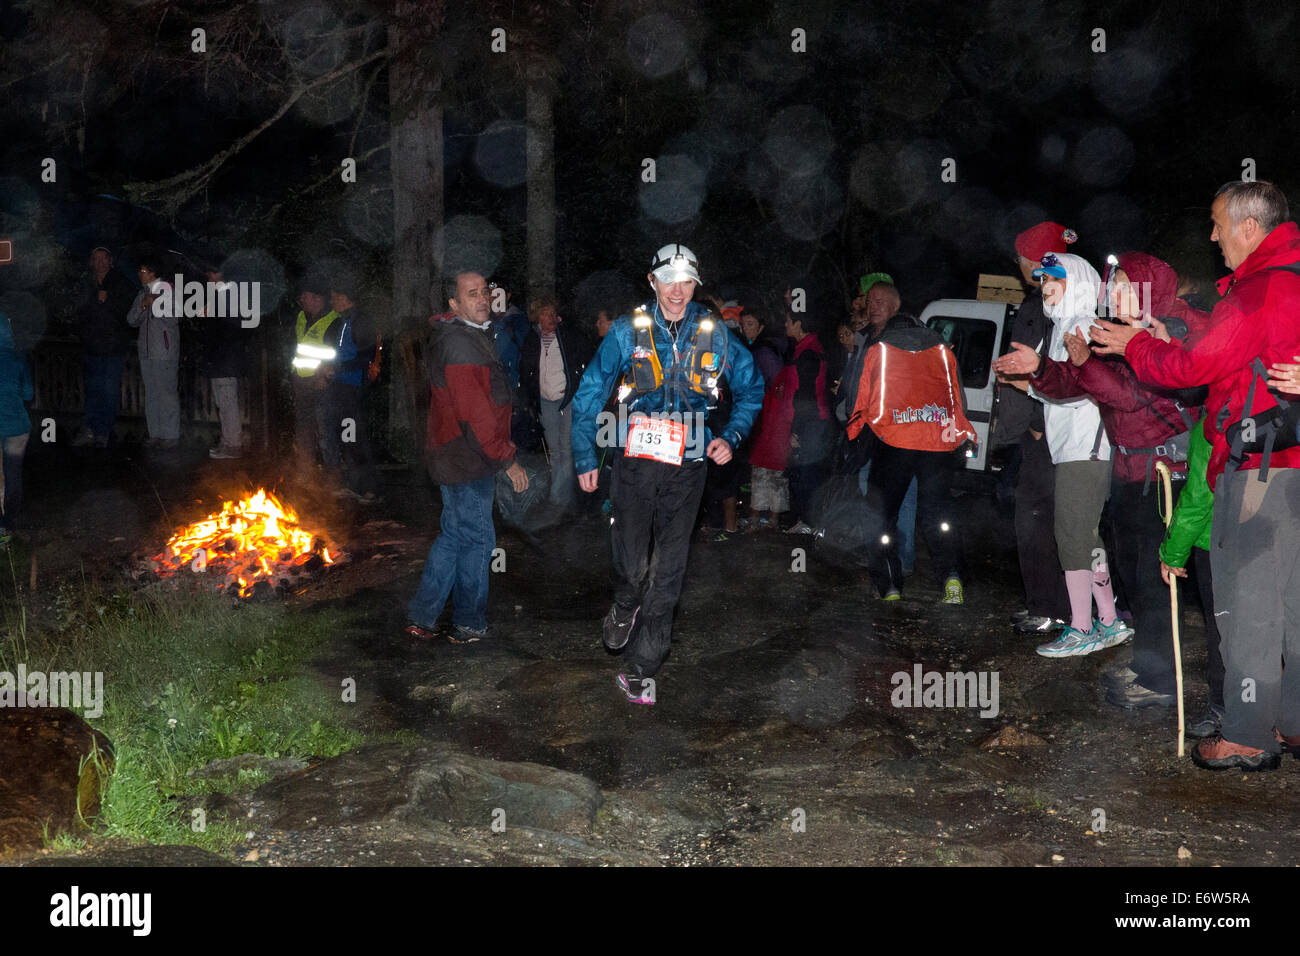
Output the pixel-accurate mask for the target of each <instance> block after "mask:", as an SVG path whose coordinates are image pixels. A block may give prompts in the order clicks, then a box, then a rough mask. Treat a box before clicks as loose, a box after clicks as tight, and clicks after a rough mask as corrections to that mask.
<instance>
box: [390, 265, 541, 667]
mask: <svg viewBox="0 0 1300 956" xmlns="http://www.w3.org/2000/svg"><path fill="white" fill-rule="evenodd" d="M447 291H448V300H449V302H450V304H451V308H452V311H453V312H454V313H455V318H454V319H452V320H451V321H450V322H435V323H433V326H432V329H431V333H432V347H431V349H430V354H429V382H430V385H431V386H432V389H433V395H432V401H431V403H430V405H429V431H428V438H427V441H426V443H425V454H426V456H427V464H428V467H429V475H430V476H431V477H432V478H433V480H434V481H435V482H437V483H438V485H439V486H440V488H441V491H442V517H441V519H440V523H441V525H442V531H441V533H440V534H439V535H438V537H437V538H436V539H435V540H434V542H433V547H432V548H430V549H429V558H428V560H427V561H426V562H425V564H424V574H423V575H422V576H421V577H420V588H419V590H418V591H416V592H415V597H414V598H412V599H411V603H410V605H409V606H408V608H407V617H408V618H409V619H410V621H411V623H410V624H409V625H408V626H407V628H406V633H407V634H409V635H411V636H412V637H415V638H418V639H422V640H427V639H429V638H431V637H433V636H434V634H435V628H436V627H437V623H438V616H439V615H440V614H442V609H443V606H444V605H445V604H446V603H447V598H448V597H449V596H451V597H452V603H453V605H454V610H453V617H452V623H453V625H454V628H453V630H452V632H451V633H450V634H449V635H448V637H449V639H450V640H451V642H452V643H453V644H466V643H469V642H471V641H477V640H480V639H482V638H483V637H485V636H486V635H487V596H488V569H489V565H490V564H491V561H492V549H493V548H495V547H496V532H495V529H494V528H493V526H492V499H493V492H494V491H495V489H496V474H497V472H499V471H504V472H505V473H506V474H507V475H508V476H509V478H510V483H511V484H512V485H513V486H514V489H515V491H516V492H522V491H526V490H528V475H527V473H526V472H525V471H524V469H523V467H522V466H521V465H520V464H519V463H518V462H517V461H515V446H514V443H513V442H511V441H510V385H509V383H508V382H507V381H506V377H505V372H504V371H503V370H502V368H501V362H500V360H499V359H498V358H497V353H496V349H495V348H494V346H493V344H492V338H491V327H492V313H491V310H490V308H489V297H488V286H487V281H486V280H485V279H484V278H483V277H482V276H481V275H479V274H478V273H477V272H462V273H460V274H459V275H457V276H456V278H455V279H454V280H453V281H452V283H449V284H448V290H447ZM453 592H454V594H453Z"/></svg>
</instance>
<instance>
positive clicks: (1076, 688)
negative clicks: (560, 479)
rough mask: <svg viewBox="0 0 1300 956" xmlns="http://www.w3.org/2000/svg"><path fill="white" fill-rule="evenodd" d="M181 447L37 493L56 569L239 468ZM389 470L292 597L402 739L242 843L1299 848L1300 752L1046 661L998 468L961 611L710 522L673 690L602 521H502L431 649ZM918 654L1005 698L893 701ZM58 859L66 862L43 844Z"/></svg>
mask: <svg viewBox="0 0 1300 956" xmlns="http://www.w3.org/2000/svg"><path fill="white" fill-rule="evenodd" d="M192 464H193V463H185V465H184V468H182V467H181V464H177V465H176V466H175V469H174V470H173V471H172V472H168V471H167V470H166V468H165V467H163V468H161V469H159V468H153V469H147V468H142V467H138V466H136V467H134V470H133V467H132V466H129V465H127V464H123V463H121V462H119V463H118V465H116V466H115V467H117V468H118V471H117V472H116V473H115V477H113V478H112V482H111V483H105V482H106V480H105V479H103V478H101V479H92V478H86V477H80V478H67V477H65V478H64V479H63V481H64V484H63V485H62V486H61V487H60V491H59V494H61V495H63V503H64V507H63V508H62V509H59V508H56V507H54V504H55V500H54V499H52V498H51V497H49V496H48V495H46V496H42V498H41V500H40V501H39V508H35V507H34V509H33V510H34V511H35V512H36V513H37V514H38V515H40V516H42V517H43V518H44V519H45V523H44V525H43V527H42V528H41V530H40V532H39V535H40V540H41V541H42V542H43V543H44V544H43V547H44V549H45V550H44V552H38V553H40V554H42V557H41V558H40V560H41V561H42V562H44V564H42V567H46V566H47V565H52V566H55V567H57V566H58V565H59V562H60V561H63V562H64V565H65V568H64V570H65V571H66V570H68V569H69V568H70V567H71V566H72V565H73V564H75V563H78V562H80V563H82V564H84V563H85V562H90V563H94V562H95V561H101V562H102V561H104V560H108V558H106V557H105V555H106V554H107V555H109V556H110V557H111V555H112V553H114V548H116V549H118V550H122V551H125V550H129V549H130V548H131V547H134V546H136V544H137V541H136V539H137V538H138V537H139V536H141V535H148V534H156V533H158V531H159V529H160V528H162V527H165V520H170V519H174V518H176V517H177V515H178V514H181V513H184V511H185V509H186V508H187V507H189V508H191V509H200V506H199V505H197V504H194V503H193V499H194V498H196V497H200V496H201V495H197V494H195V489H196V488H201V489H205V490H206V491H207V492H210V491H211V490H212V489H214V488H219V487H222V486H223V485H226V486H228V485H230V484H231V483H232V482H236V481H238V480H240V479H241V478H242V477H246V474H247V472H248V466H247V465H239V464H235V465H230V464H226V463H217V464H209V463H204V464H202V465H201V466H200V468H199V471H198V475H199V478H198V479H197V480H190V479H187V478H186V477H185V476H188V475H193V474H194V472H193V471H189V470H186V469H188V468H190V467H191V466H192ZM187 481H188V483H186V482H187ZM178 482H179V484H178ZM384 483H385V496H386V503H385V504H383V505H380V506H378V507H375V508H371V509H369V510H365V511H363V510H362V509H360V508H353V509H350V510H349V509H346V508H344V509H339V510H338V511H337V512H333V513H331V515H330V517H329V521H330V523H331V529H332V530H335V531H336V532H337V533H338V534H339V535H341V536H343V537H345V538H348V539H349V541H350V543H351V546H352V548H353V549H354V551H355V554H356V557H357V560H356V561H355V562H354V563H353V564H352V565H350V566H349V567H347V568H341V569H339V571H338V572H337V573H335V574H334V576H333V577H332V578H331V582H332V583H331V587H330V588H321V589H316V590H315V591H313V593H311V594H309V595H304V596H302V597H300V598H297V599H295V600H296V601H297V602H298V604H297V605H296V606H299V607H302V608H303V609H304V610H305V612H306V613H312V609H313V608H327V607H328V608H343V609H345V610H346V611H347V615H346V619H347V620H348V621H349V622H350V623H349V624H348V625H347V626H346V627H345V628H342V629H340V631H339V632H338V633H337V634H336V635H335V636H334V637H333V639H332V640H330V641H329V642H328V643H327V644H325V645H323V646H322V647H321V648H320V650H319V654H318V656H317V657H316V659H315V660H314V661H312V662H311V664H310V668H311V670H312V673H313V675H314V676H316V677H317V678H318V679H319V681H320V684H321V687H322V693H337V690H336V689H337V688H338V687H339V686H340V682H341V681H343V680H344V679H346V678H353V679H355V681H356V687H357V705H356V706H357V708H358V723H359V725H360V726H361V727H362V728H363V729H364V730H366V731H367V732H372V733H374V734H378V733H381V732H391V731H394V730H405V731H407V732H408V733H407V735H406V737H405V738H404V739H405V740H406V741H407V742H406V743H401V744H394V743H383V744H368V745H365V746H363V747H362V748H361V749H359V750H357V751H354V752H351V753H347V754H344V755H342V756H340V757H337V758H334V759H332V760H326V761H320V762H317V763H313V764H310V765H308V766H307V767H305V768H302V769H296V770H294V769H292V768H291V767H285V768H282V769H281V772H282V775H280V776H277V777H276V778H275V779H273V780H271V781H270V782H269V783H266V784H263V785H262V786H261V787H259V788H258V789H256V790H254V791H251V792H247V793H241V794H233V795H215V796H208V797H205V798H202V802H203V803H204V805H205V806H206V808H207V809H208V812H209V813H210V814H218V815H224V816H225V817H226V818H227V819H231V820H238V821H240V826H241V827H243V828H245V830H246V834H247V836H246V839H245V841H244V843H243V844H241V845H240V846H239V847H237V848H236V849H235V851H233V853H232V854H231V856H230V859H231V860H235V861H246V862H247V863H250V864H252V863H256V864H258V865H271V866H277V865H283V866H289V865H297V864H322V863H324V864H338V865H351V866H378V865H392V864H409V865H421V864H465V863H475V864H478V863H490V864H533V863H540V864H578V865H607V864H629V865H660V864H671V865H691V866H695V865H718V864H793V865H824V864H877V865H890V864H912V865H927V864H929V865H934V864H956V865H961V864H975V865H990V864H991V865H1003V864H1006V865H1035V864H1044V865H1049V866H1071V865H1094V866H1095V865H1102V866H1128V865H1169V866H1176V865H1180V866H1189V865H1190V866H1196V865H1202V866H1204V865H1215V864H1223V865H1233V864H1247V863H1249V864H1259V863H1265V864H1294V863H1296V862H1300V850H1297V849H1296V847H1295V842H1294V840H1292V839H1291V838H1290V828H1291V822H1292V820H1293V818H1294V814H1295V811H1296V809H1297V804H1298V801H1297V792H1298V791H1300V774H1298V773H1297V771H1298V769H1300V766H1298V765H1297V763H1296V762H1295V761H1293V760H1291V759H1289V758H1288V759H1287V760H1286V761H1285V762H1284V764H1283V766H1282V769H1281V770H1279V771H1277V772H1274V773H1268V774H1257V775H1242V774H1212V773H1208V772H1206V771H1202V770H1200V769H1198V768H1196V767H1195V766H1194V765H1193V764H1192V762H1191V760H1190V758H1188V757H1183V758H1181V759H1180V758H1178V757H1177V756H1176V752H1175V751H1176V740H1175V735H1176V721H1175V717H1174V714H1173V712H1172V711H1164V710H1157V711H1150V710H1149V711H1142V712H1123V711H1120V710H1118V709H1116V708H1113V707H1111V706H1110V705H1108V704H1106V703H1105V702H1104V700H1103V696H1102V691H1101V688H1100V684H1099V676H1100V672H1101V670H1102V669H1103V667H1105V666H1106V665H1107V664H1110V663H1112V662H1113V661H1115V660H1117V659H1121V658H1122V657H1123V656H1124V655H1125V654H1127V653H1128V652H1127V649H1126V648H1122V647H1121V648H1116V649H1114V650H1111V651H1106V652H1103V653H1100V654H1096V655H1093V656H1091V657H1087V658H1082V659H1066V660H1055V661H1053V660H1047V659H1044V658H1041V657H1039V656H1037V655H1036V654H1034V653H1033V647H1034V644H1035V643H1036V642H1035V641H1033V640H1032V639H1029V638H1020V637H1017V636H1016V635H1014V634H1013V633H1012V632H1011V630H1010V628H1009V627H1008V626H1007V620H1008V614H1009V613H1010V611H1011V610H1013V609H1014V608H1015V607H1016V606H1017V604H1018V600H1019V578H1018V573H1017V571H1016V568H1015V559H1014V550H1013V539H1012V530H1011V524H1010V515H1008V514H1005V513H1002V512H1000V511H999V510H998V509H997V507H996V506H995V504H994V499H993V497H992V496H991V495H990V494H988V493H987V489H986V488H980V487H978V486H969V487H968V488H967V489H966V490H965V492H964V493H962V494H961V495H960V497H959V499H958V502H957V505H958V514H960V516H961V519H962V522H963V531H964V534H965V539H966V553H967V555H968V556H969V560H970V563H971V567H970V570H969V574H968V578H967V584H966V601H967V603H966V604H965V606H963V607H951V606H945V605H943V604H941V603H940V602H939V597H940V592H939V589H938V588H937V587H936V585H935V584H934V582H933V581H931V580H929V576H928V573H927V566H926V562H925V557H924V549H922V557H921V561H920V563H919V567H918V571H917V573H916V574H915V575H914V576H913V577H912V578H911V579H910V580H909V582H908V586H907V588H906V589H905V591H904V595H903V599H902V600H901V601H900V602H897V603H894V604H884V603H882V602H880V601H878V600H877V599H876V598H875V597H874V596H873V594H872V593H871V592H870V591H869V589H868V585H867V579H866V575H865V573H864V572H862V571H860V570H858V569H856V568H853V567H851V566H842V565H839V564H833V563H827V562H825V561H822V560H820V559H819V556H818V554H817V552H816V551H815V550H814V549H812V548H811V545H810V541H809V539H807V538H802V537H796V536H790V535H782V534H776V533H771V534H759V535H747V536H739V537H733V538H731V539H730V540H727V541H724V542H714V541H710V540H702V539H701V540H697V541H696V542H695V543H694V544H693V546H692V552H691V560H690V565H689V572H688V575H687V584H686V587H685V590H684V592H683V595H682V600H681V603H680V606H679V609H678V616H677V620H676V623H675V626H674V632H673V651H672V655H671V657H670V659H669V661H668V663H667V664H666V666H665V667H664V668H663V670H662V671H661V673H660V674H659V676H658V682H657V687H656V691H657V699H658V700H657V704H656V705H655V706H654V707H643V706H633V705H629V704H628V703H627V702H626V701H625V699H624V698H623V696H622V694H621V692H620V691H619V690H618V689H617V688H616V686H615V684H614V676H615V674H616V673H617V659H616V658H614V657H613V656H611V655H609V654H608V653H607V652H606V651H605V650H604V648H603V647H602V646H601V643H600V623H599V619H600V617H601V615H602V614H603V613H604V611H605V609H606V607H607V605H608V601H609V597H610V581H609V557H608V524H607V519H601V518H599V517H587V518H582V519H578V520H576V521H573V522H570V523H567V524H565V525H564V526H562V527H558V528H554V529H552V530H550V531H547V532H544V533H542V534H540V535H537V536H535V537H525V536H523V535H521V534H518V533H516V532H513V531H510V530H508V529H502V530H501V531H500V533H499V540H498V544H499V545H500V546H501V547H502V548H503V549H504V554H505V565H506V566H505V570H504V571H500V572H498V573H495V574H494V575H493V578H492V594H491V601H490V610H489V619H490V624H491V625H492V634H491V636H490V637H489V638H488V639H486V640H484V641H482V642H480V643H477V644H472V645H467V646H454V645H451V644H449V643H430V644H423V645H414V644H412V643H411V641H410V640H409V639H407V638H405V637H404V636H403V635H402V634H401V628H402V625H403V624H404V623H405V615H404V608H405V605H406V602H407V600H408V599H409V597H410V595H411V593H412V592H413V590H414V588H415V585H416V582H417V580H418V576H419V570H420V567H421V565H422V562H423V559H424V554H425V552H426V551H427V548H428V544H429V543H430V541H431V540H432V536H433V533H434V530H435V529H436V493H433V492H431V490H430V489H429V488H427V486H426V485H425V484H424V482H422V481H421V480H420V479H419V478H418V477H416V476H412V475H411V473H409V472H407V471H403V470H401V469H390V470H387V471H385V473H384ZM150 488H152V489H153V492H152V493H151V492H150ZM155 498H156V500H154V499H155ZM163 502H167V506H168V512H169V519H163V518H162V516H161V510H160V509H161V508H163V507H164V504H163ZM296 503H297V502H296ZM297 505H298V507H299V508H300V510H302V511H308V510H309V509H308V508H306V507H304V505H303V504H302V503H297ZM106 507H111V509H112V513H111V520H108V519H109V517H110V516H109V514H108V512H106V511H105V508H106ZM73 529H75V534H74V532H73ZM123 529H125V530H123ZM115 537H116V538H122V539H123V540H122V541H120V542H117V543H113V542H112V541H111V539H112V538H115ZM164 537H165V535H164ZM795 548H807V549H809V553H808V556H807V557H808V561H807V568H806V570H802V571H800V570H792V567H798V566H799V562H798V561H797V560H796V559H797V555H792V549H795ZM73 554H75V555H76V556H77V558H76V562H72V561H70V556H71V555H73ZM42 573H45V572H42ZM51 573H56V574H57V573H63V572H58V571H54V572H51ZM104 573H106V574H107V573H109V572H107V571H106V572H104ZM1186 596H1187V597H1188V598H1189V599H1190V594H1189V595H1186ZM1182 635H1183V644H1184V648H1185V651H1184V654H1185V661H1184V667H1185V673H1186V674H1187V684H1188V693H1187V698H1188V713H1189V715H1195V714H1196V713H1198V712H1199V710H1200V707H1201V706H1202V705H1203V703H1204V700H1205V684H1204V680H1203V675H1204V663H1205V654H1204V647H1203V633H1202V629H1201V618H1200V613H1199V610H1197V609H1196V608H1195V607H1193V608H1191V609H1188V610H1185V612H1184V616H1183V628H1182ZM917 664H919V665H921V668H922V670H923V671H926V672H928V671H940V672H949V671H973V672H983V673H985V674H986V675H991V674H992V673H994V672H996V674H997V676H998V685H997V686H998V701H997V704H998V712H997V714H996V716H987V717H982V716H980V713H979V707H978V706H974V707H964V708H956V707H920V708H915V707H897V706H894V704H893V702H892V700H891V696H892V694H893V691H894V683H893V682H892V677H893V675H895V674H897V673H900V672H905V673H907V674H909V675H911V674H912V673H913V668H914V666H915V665H917ZM196 800H197V798H196ZM150 852H160V853H163V854H167V853H171V854H173V856H174V855H175V852H176V851H174V850H162V851H151V850H150V849H149V848H121V847H99V846H93V845H92V847H91V848H90V849H88V850H87V851H86V852H85V853H83V854H81V855H80V859H79V862H94V861H97V860H98V861H100V862H144V861H147V860H148V859H149V854H150ZM182 856H183V857H184V858H183V860H179V862H185V863H202V862H204V861H205V859H206V858H208V857H210V860H209V861H210V862H225V859H224V858H218V857H215V856H212V855H204V854H202V853H201V852H200V851H186V852H185V854H182ZM52 859H53V860H57V861H59V862H71V860H70V859H69V858H67V857H64V856H61V855H58V854H53V855H49V854H47V855H44V856H42V857H41V860H42V861H43V862H48V861H50V860H52ZM172 862H178V860H172Z"/></svg>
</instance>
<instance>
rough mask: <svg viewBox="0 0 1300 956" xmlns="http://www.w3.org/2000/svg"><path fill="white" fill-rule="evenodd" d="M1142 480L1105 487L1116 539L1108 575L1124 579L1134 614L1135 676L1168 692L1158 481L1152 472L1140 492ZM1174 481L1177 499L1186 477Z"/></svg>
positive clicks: (1170, 643) (1170, 676)
mask: <svg viewBox="0 0 1300 956" xmlns="http://www.w3.org/2000/svg"><path fill="white" fill-rule="evenodd" d="M1145 484H1146V482H1143V481H1116V482H1115V483H1114V484H1113V485H1112V486H1111V489H1110V509H1111V517H1112V519H1113V529H1114V535H1115V542H1114V545H1113V547H1112V549H1111V554H1110V555H1109V556H1108V557H1109V559H1110V560H1109V562H1108V564H1109V567H1110V573H1111V577H1112V578H1118V579H1119V581H1120V583H1121V584H1123V587H1124V594H1125V595H1127V597H1128V602H1129V608H1128V609H1129V612H1130V613H1131V614H1132V615H1133V630H1134V631H1135V632H1136V633H1135V634H1134V635H1133V664H1132V665H1131V666H1132V668H1133V670H1134V672H1135V673H1136V674H1137V682H1138V683H1139V684H1141V685H1142V686H1143V687H1145V688H1147V689H1148V690H1153V691H1156V692H1157V693H1160V694H1172V693H1174V691H1175V690H1176V689H1177V688H1176V686H1175V682H1174V632H1173V624H1172V618H1171V617H1170V608H1169V585H1167V584H1165V582H1164V581H1163V580H1162V579H1161V577H1160V542H1161V541H1163V540H1164V537H1165V524H1164V521H1162V520H1161V518H1160V512H1159V510H1158V502H1159V501H1160V498H1159V496H1160V494H1161V491H1160V481H1159V479H1158V478H1153V479H1152V481H1151V484H1150V485H1147V493H1146V494H1145V495H1144V494H1143V493H1142V487H1143V485H1145ZM1172 484H1173V492H1174V503H1175V504H1177V502H1178V495H1179V494H1180V493H1181V491H1182V489H1183V486H1184V485H1186V482H1185V481H1175V482H1173V483H1172Z"/></svg>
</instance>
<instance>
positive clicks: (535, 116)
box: [526, 75, 555, 301]
mask: <svg viewBox="0 0 1300 956" xmlns="http://www.w3.org/2000/svg"><path fill="white" fill-rule="evenodd" d="M526 111H527V125H528V145H527V153H528V296H529V301H532V299H534V298H536V297H537V296H539V295H553V294H554V293H555V116H554V104H553V103H552V92H551V87H550V83H549V82H547V81H546V80H545V79H544V78H543V77H541V76H537V75H530V76H529V77H528V90H527V94H526Z"/></svg>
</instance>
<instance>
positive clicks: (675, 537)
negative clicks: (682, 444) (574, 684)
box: [610, 455, 707, 677]
mask: <svg viewBox="0 0 1300 956" xmlns="http://www.w3.org/2000/svg"><path fill="white" fill-rule="evenodd" d="M706 476H707V471H706V468H705V463H704V462H703V461H688V462H683V463H682V464H681V465H666V464H663V463H662V462H657V461H649V460H647V459H641V458H624V457H622V456H621V455H620V456H619V457H618V458H616V459H615V460H614V477H613V481H612V483H611V486H610V502H611V504H612V508H613V517H614V523H613V525H612V526H611V528H610V532H611V539H612V540H611V543H612V545H613V556H614V575H615V578H616V584H615V590H614V603H615V605H616V606H617V608H618V616H619V617H620V618H622V619H626V618H627V617H628V616H629V615H631V613H632V612H633V610H635V609H636V607H637V605H640V607H641V612H640V614H639V615H638V617H637V622H636V626H635V627H634V628H633V629H632V636H631V639H630V640H629V642H628V645H627V647H626V649H624V651H623V657H624V661H625V665H626V670H627V673H628V675H629V676H631V677H653V676H654V675H655V674H656V673H657V672H658V670H659V668H660V667H661V666H662V665H663V662H664V660H665V658H667V657H668V645H669V642H670V640H671V638H672V624H673V609H674V608H675V607H676V606H677V598H678V596H679V595H680V594H681V591H682V579H683V578H684V577H685V575H686V560H687V558H688V556H689V553H690V547H691V531H692V530H693V529H694V527H695V516H696V514H697V513H698V512H699V509H700V499H701V498H702V497H703V495H704V482H705V478H706Z"/></svg>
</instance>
